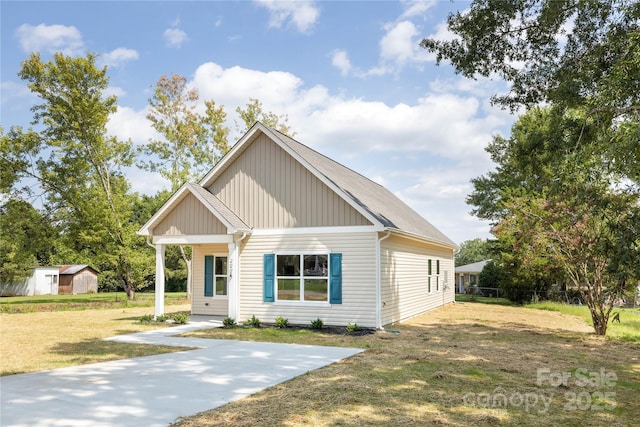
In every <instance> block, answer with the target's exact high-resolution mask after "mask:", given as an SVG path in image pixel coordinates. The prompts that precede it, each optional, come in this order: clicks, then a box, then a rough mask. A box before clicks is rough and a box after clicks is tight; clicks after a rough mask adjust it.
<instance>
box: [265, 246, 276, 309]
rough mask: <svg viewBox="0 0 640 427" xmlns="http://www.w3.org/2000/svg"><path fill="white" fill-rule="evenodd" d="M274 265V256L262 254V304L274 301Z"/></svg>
mask: <svg viewBox="0 0 640 427" xmlns="http://www.w3.org/2000/svg"><path fill="white" fill-rule="evenodd" d="M275 264H276V256H275V254H264V285H263V298H262V300H263V301H264V302H273V300H274V282H275V277H274V272H275Z"/></svg>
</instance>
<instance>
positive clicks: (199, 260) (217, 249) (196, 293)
mask: <svg viewBox="0 0 640 427" xmlns="http://www.w3.org/2000/svg"><path fill="white" fill-rule="evenodd" d="M192 253H193V255H192V259H193V261H192V268H193V271H192V274H193V293H192V295H191V313H192V314H203V315H208V316H227V315H228V313H229V300H228V297H205V296H204V257H205V256H207V255H224V256H229V255H228V253H229V246H228V245H226V244H211V245H194V246H193V252H192Z"/></svg>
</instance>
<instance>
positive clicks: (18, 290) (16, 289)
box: [0, 267, 59, 296]
mask: <svg viewBox="0 0 640 427" xmlns="http://www.w3.org/2000/svg"><path fill="white" fill-rule="evenodd" d="M58 274H59V268H58V267H35V268H34V269H33V273H32V274H31V276H30V277H29V278H27V279H25V280H21V281H15V282H9V283H0V295H1V296H15V295H49V294H51V295H57V294H58Z"/></svg>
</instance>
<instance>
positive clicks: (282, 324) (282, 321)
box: [276, 316, 289, 329]
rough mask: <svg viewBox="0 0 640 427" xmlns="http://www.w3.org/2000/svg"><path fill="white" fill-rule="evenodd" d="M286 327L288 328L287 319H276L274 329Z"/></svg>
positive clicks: (279, 317)
mask: <svg viewBox="0 0 640 427" xmlns="http://www.w3.org/2000/svg"><path fill="white" fill-rule="evenodd" d="M287 326H289V319H285V318H284V317H282V316H278V317H276V327H278V328H280V329H284V328H286V327H287Z"/></svg>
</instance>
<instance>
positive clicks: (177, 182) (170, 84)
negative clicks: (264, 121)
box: [140, 74, 229, 191]
mask: <svg viewBox="0 0 640 427" xmlns="http://www.w3.org/2000/svg"><path fill="white" fill-rule="evenodd" d="M199 99H200V96H199V94H198V90H197V89H194V88H192V89H190V88H188V86H187V79H186V78H185V77H183V76H181V75H179V74H171V75H170V76H166V75H163V76H161V77H160V79H159V80H158V82H157V83H156V87H155V88H154V91H153V96H152V97H151V98H150V99H149V107H150V108H149V114H147V119H149V120H150V121H151V123H152V126H153V128H154V129H155V130H156V131H157V132H158V133H159V134H160V135H161V136H162V139H152V140H151V141H149V143H148V144H147V145H145V146H144V147H142V148H141V152H142V153H144V154H146V155H147V156H150V157H148V158H147V159H146V160H142V161H140V165H141V166H142V167H143V168H144V169H146V170H149V171H152V172H158V173H160V175H162V176H163V177H165V178H167V179H168V180H169V182H171V191H175V190H177V189H178V188H179V187H180V186H181V185H182V184H183V183H184V182H187V181H190V180H193V179H197V178H199V177H200V176H201V175H202V174H204V173H205V172H206V171H208V170H209V169H211V168H212V167H213V165H215V164H216V163H217V161H218V160H219V159H220V158H221V157H222V156H223V155H224V154H226V152H227V151H229V145H228V141H227V135H228V133H229V129H228V128H227V127H225V126H224V122H225V120H226V117H227V115H226V113H225V112H224V108H223V107H216V106H215V102H214V101H213V100H208V101H205V108H206V111H205V113H204V114H203V115H201V114H198V113H197V111H196V109H197V103H198V100H199Z"/></svg>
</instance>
